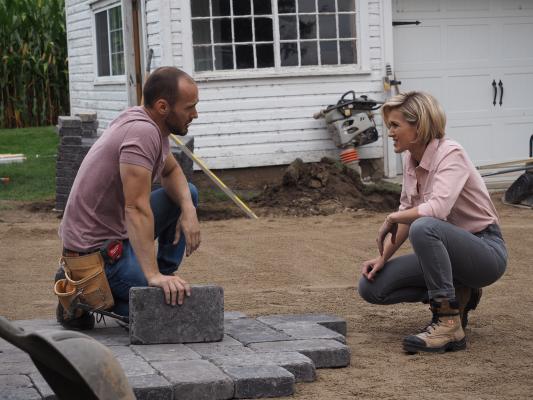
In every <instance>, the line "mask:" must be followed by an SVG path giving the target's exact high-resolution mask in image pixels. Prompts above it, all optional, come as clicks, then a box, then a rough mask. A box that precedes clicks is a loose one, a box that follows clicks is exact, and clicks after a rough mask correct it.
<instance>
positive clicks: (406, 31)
mask: <svg viewBox="0 0 533 400" xmlns="http://www.w3.org/2000/svg"><path fill="white" fill-rule="evenodd" d="M394 36H395V38H394V46H395V48H398V43H413V45H412V46H409V45H402V46H401V49H402V50H401V51H399V52H397V54H395V55H396V58H395V59H396V65H397V68H400V69H427V68H437V67H439V66H441V65H442V62H443V60H442V55H441V47H442V46H441V44H442V43H441V42H442V39H441V38H442V34H441V27H440V26H424V27H411V26H406V27H404V28H403V29H398V30H397V31H395V35H394Z"/></svg>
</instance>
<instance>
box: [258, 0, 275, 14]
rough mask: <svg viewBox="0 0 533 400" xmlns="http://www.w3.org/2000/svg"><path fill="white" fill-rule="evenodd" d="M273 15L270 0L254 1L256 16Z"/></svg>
mask: <svg viewBox="0 0 533 400" xmlns="http://www.w3.org/2000/svg"><path fill="white" fill-rule="evenodd" d="M265 14H272V3H271V2H270V0H254V15H265Z"/></svg>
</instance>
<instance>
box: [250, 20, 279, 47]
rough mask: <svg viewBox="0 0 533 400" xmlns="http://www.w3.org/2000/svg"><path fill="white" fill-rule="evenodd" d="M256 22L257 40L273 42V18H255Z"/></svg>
mask: <svg viewBox="0 0 533 400" xmlns="http://www.w3.org/2000/svg"><path fill="white" fill-rule="evenodd" d="M254 23H255V41H256V42H271V41H272V40H274V39H273V32H272V19H271V18H255V21H254Z"/></svg>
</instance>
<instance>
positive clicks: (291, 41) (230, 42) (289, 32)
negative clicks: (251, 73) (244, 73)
mask: <svg viewBox="0 0 533 400" xmlns="http://www.w3.org/2000/svg"><path fill="white" fill-rule="evenodd" d="M190 3H191V17H192V36H193V41H192V42H193V50H194V66H195V71H196V72H201V71H220V70H237V69H260V68H272V67H276V68H280V67H305V66H332V65H346V64H357V63H358V55H357V48H358V43H357V42H358V38H357V35H356V20H357V19H356V15H357V10H356V6H355V5H356V0H191V2H190Z"/></svg>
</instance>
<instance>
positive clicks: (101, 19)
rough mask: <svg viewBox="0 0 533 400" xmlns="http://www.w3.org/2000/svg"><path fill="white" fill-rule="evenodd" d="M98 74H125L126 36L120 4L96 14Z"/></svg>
mask: <svg viewBox="0 0 533 400" xmlns="http://www.w3.org/2000/svg"><path fill="white" fill-rule="evenodd" d="M94 18H95V32H96V52H97V57H96V59H97V63H98V76H113V75H124V74H125V65H124V36H123V33H122V10H121V7H120V6H115V7H111V8H108V9H106V10H103V11H98V12H96V13H95V14H94Z"/></svg>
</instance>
